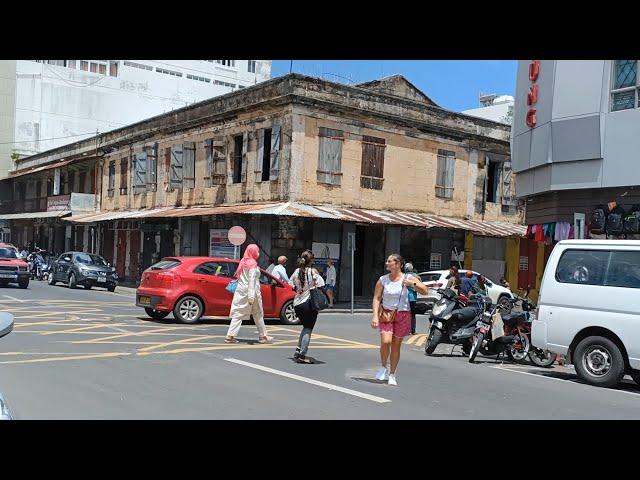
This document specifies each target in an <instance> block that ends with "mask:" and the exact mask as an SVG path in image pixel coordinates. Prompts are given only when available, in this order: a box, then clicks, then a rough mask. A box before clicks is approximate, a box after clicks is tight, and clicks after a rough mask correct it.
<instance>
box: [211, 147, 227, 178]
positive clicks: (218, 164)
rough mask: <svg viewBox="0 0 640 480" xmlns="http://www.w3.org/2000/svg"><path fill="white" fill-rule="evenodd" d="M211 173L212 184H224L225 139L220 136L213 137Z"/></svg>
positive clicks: (225, 168) (225, 166)
mask: <svg viewBox="0 0 640 480" xmlns="http://www.w3.org/2000/svg"><path fill="white" fill-rule="evenodd" d="M211 143H212V147H213V173H212V177H211V183H212V185H224V184H225V183H226V181H227V178H226V177H227V139H226V138H225V137H222V136H218V137H213V141H212V142H211Z"/></svg>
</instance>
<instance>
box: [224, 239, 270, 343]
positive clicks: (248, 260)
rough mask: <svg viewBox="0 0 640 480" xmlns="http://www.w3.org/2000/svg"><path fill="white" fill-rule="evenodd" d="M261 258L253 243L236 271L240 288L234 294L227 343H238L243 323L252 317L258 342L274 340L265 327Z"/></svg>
mask: <svg viewBox="0 0 640 480" xmlns="http://www.w3.org/2000/svg"><path fill="white" fill-rule="evenodd" d="M259 256H260V249H259V248H258V246H257V245H256V244H255V243H252V244H251V245H249V246H248V247H247V249H246V250H245V252H244V256H243V257H242V260H240V264H239V265H238V269H237V270H236V275H235V276H236V279H237V280H238V287H237V288H236V292H235V293H234V294H233V302H232V303H231V314H230V316H231V324H230V325H229V331H228V332H227V336H226V338H225V339H224V341H225V343H238V340H237V339H236V336H237V335H238V332H239V331H240V326H241V325H242V321H243V320H249V318H250V317H251V316H253V321H254V322H255V323H256V326H257V327H258V335H259V338H258V342H260V343H269V342H270V341H271V340H273V339H272V338H271V337H268V336H267V328H266V327H265V325H264V311H263V309H262V295H261V294H260V269H259V268H258V257H259Z"/></svg>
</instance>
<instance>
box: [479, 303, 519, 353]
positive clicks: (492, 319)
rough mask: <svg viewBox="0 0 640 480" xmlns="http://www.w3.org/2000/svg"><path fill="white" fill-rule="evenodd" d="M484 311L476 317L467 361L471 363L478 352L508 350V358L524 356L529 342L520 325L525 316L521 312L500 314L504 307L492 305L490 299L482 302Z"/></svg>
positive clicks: (501, 351) (502, 351)
mask: <svg viewBox="0 0 640 480" xmlns="http://www.w3.org/2000/svg"><path fill="white" fill-rule="evenodd" d="M483 307H484V311H483V312H482V314H481V315H479V317H478V321H477V323H476V325H475V331H474V333H473V340H472V345H471V351H470V352H469V363H473V362H474V360H475V359H476V356H477V355H478V353H480V352H481V351H482V354H483V355H486V356H492V355H498V357H499V356H500V355H502V354H503V353H505V352H509V353H508V355H509V356H510V358H514V359H515V358H526V356H527V355H528V354H529V348H530V346H531V343H530V342H529V339H528V337H527V335H526V333H524V331H523V329H522V326H523V324H524V323H525V322H526V318H525V316H524V315H522V314H521V313H522V312H519V313H515V314H506V315H505V316H504V319H503V317H502V316H501V315H500V312H501V311H504V310H505V309H504V307H503V306H502V305H500V304H497V305H494V304H492V303H491V301H490V300H487V301H486V302H484V305H483Z"/></svg>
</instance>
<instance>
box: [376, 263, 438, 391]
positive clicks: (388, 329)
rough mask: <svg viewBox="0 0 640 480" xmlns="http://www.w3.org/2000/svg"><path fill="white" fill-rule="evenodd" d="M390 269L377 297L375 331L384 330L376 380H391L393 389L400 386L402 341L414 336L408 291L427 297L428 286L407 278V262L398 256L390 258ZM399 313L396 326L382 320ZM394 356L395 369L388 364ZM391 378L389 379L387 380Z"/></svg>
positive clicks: (380, 283) (380, 285)
mask: <svg viewBox="0 0 640 480" xmlns="http://www.w3.org/2000/svg"><path fill="white" fill-rule="evenodd" d="M386 267H387V270H388V271H389V273H388V274H387V275H383V276H382V277H380V279H379V280H378V282H377V283H376V289H375V293H374V294H373V318H372V319H371V328H379V329H380V361H381V365H382V367H381V368H380V369H379V370H378V372H377V373H376V377H375V378H376V380H385V378H386V379H387V381H388V383H389V385H398V382H397V380H396V369H397V368H398V363H399V362H400V347H402V340H403V339H404V337H405V336H407V335H408V334H409V333H410V332H411V307H410V305H409V295H408V293H407V288H409V287H411V288H413V289H415V290H416V291H418V292H419V293H421V294H423V295H426V293H427V291H428V289H427V286H426V285H425V284H424V283H422V282H421V281H420V280H419V279H417V278H415V277H413V276H409V275H405V274H403V268H404V259H403V258H402V257H401V256H400V255H398V254H397V253H394V254H391V255H389V258H387V262H386ZM394 310H395V318H394V320H393V322H390V323H384V322H381V321H380V316H381V315H382V316H388V314H389V312H393V311H394ZM389 356H391V368H390V369H387V361H388V360H389ZM387 374H388V376H387Z"/></svg>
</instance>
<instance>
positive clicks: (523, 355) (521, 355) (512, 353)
mask: <svg viewBox="0 0 640 480" xmlns="http://www.w3.org/2000/svg"><path fill="white" fill-rule="evenodd" d="M519 337H520V343H521V344H522V348H520V349H517V348H515V345H514V344H511V345H509V348H507V357H509V360H511V361H512V362H515V363H523V362H524V361H525V360H526V359H527V356H528V355H529V350H530V349H531V342H529V337H527V336H526V335H520V336H519Z"/></svg>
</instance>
